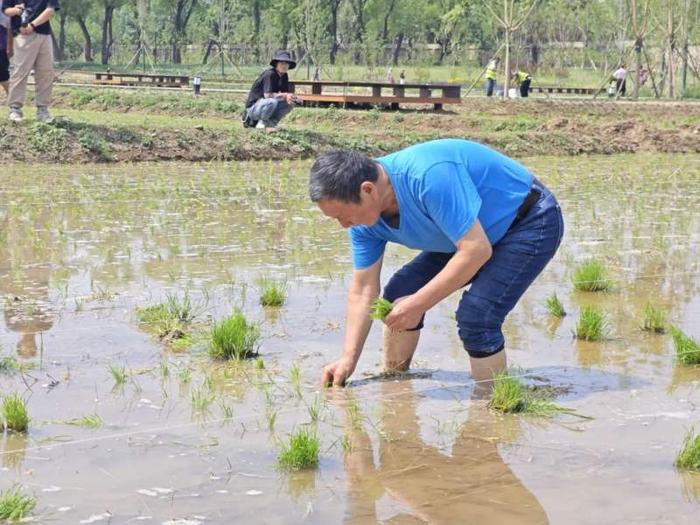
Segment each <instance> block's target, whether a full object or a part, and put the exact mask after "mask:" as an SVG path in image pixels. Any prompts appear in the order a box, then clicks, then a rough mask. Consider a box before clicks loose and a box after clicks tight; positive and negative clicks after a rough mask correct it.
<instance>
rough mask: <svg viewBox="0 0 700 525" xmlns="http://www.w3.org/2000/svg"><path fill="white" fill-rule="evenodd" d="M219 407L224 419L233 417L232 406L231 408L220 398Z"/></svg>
mask: <svg viewBox="0 0 700 525" xmlns="http://www.w3.org/2000/svg"><path fill="white" fill-rule="evenodd" d="M219 408H220V409H221V414H222V415H223V416H224V419H231V418H232V417H233V408H231V405H229V404H227V403H225V402H224V401H223V400H222V401H219Z"/></svg>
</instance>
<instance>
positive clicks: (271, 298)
mask: <svg viewBox="0 0 700 525" xmlns="http://www.w3.org/2000/svg"><path fill="white" fill-rule="evenodd" d="M260 286H261V290H262V291H261V293H260V304H261V305H263V306H282V305H283V304H284V301H285V299H286V298H287V285H286V284H284V283H283V284H280V283H276V282H274V281H270V280H267V279H262V280H261V281H260Z"/></svg>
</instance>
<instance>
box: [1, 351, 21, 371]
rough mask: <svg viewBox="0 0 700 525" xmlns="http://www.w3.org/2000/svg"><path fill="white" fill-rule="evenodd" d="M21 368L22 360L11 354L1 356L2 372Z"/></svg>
mask: <svg viewBox="0 0 700 525" xmlns="http://www.w3.org/2000/svg"><path fill="white" fill-rule="evenodd" d="M19 368H20V362H19V361H18V360H17V358H16V357H14V356H11V355H6V356H3V357H0V373H12V372H16V371H17V370H19Z"/></svg>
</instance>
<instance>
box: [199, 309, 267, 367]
mask: <svg viewBox="0 0 700 525" xmlns="http://www.w3.org/2000/svg"><path fill="white" fill-rule="evenodd" d="M259 339H260V331H259V330H258V327H257V326H256V325H255V324H252V323H249V322H248V321H247V320H246V318H245V315H243V313H242V312H236V313H234V314H233V315H232V316H230V317H227V318H226V319H223V320H222V321H220V322H218V323H217V324H215V325H214V327H213V328H212V329H211V333H210V342H209V348H208V352H209V355H210V356H211V357H214V358H217V359H246V358H248V357H255V356H256V352H255V350H256V346H257V344H258V340H259Z"/></svg>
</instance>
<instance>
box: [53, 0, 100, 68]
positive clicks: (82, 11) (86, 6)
mask: <svg viewBox="0 0 700 525" xmlns="http://www.w3.org/2000/svg"><path fill="white" fill-rule="evenodd" d="M93 5H94V3H93V2H92V1H91V0H63V2H61V11H60V12H61V13H63V16H65V17H66V19H71V18H72V19H75V21H76V22H77V23H78V27H79V28H80V31H81V33H82V36H83V57H84V59H85V62H92V61H93V57H92V37H91V36H90V31H89V30H88V26H87V22H86V18H87V16H89V14H90V10H91V8H92V6H93ZM59 40H60V39H59Z"/></svg>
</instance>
